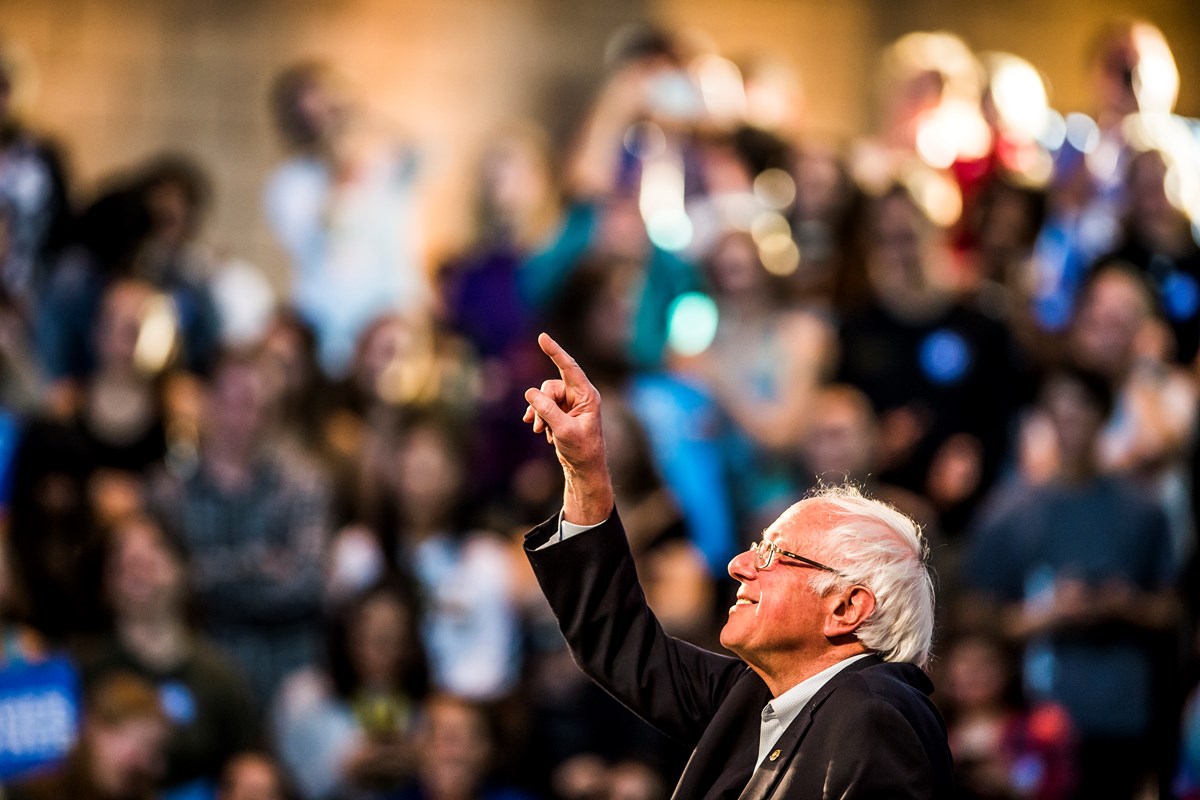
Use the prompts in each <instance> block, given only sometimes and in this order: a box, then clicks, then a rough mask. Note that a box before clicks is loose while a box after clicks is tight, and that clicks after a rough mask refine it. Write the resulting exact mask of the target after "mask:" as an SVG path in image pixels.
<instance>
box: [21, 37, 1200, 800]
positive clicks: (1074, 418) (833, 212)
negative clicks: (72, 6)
mask: <svg viewBox="0 0 1200 800" xmlns="http://www.w3.org/2000/svg"><path fill="white" fill-rule="evenodd" d="M21 53H22V50H21V49H20V47H19V45H18V44H17V43H12V42H9V43H4V44H0V277H2V288H0V368H2V371H0V511H2V525H3V536H2V537H0V623H2V629H0V634H2V636H3V649H2V650H0V781H3V783H4V785H5V786H6V787H7V788H6V789H5V790H3V791H4V792H5V796H9V797H15V798H62V797H72V798H105V799H107V800H117V799H118V798H120V799H121V800H125V799H129V800H132V799H133V798H150V797H162V798H167V799H168V800H192V799H193V798H222V799H223V800H231V799H233V798H237V800H251V799H254V800H267V799H268V798H271V799H274V798H303V799H304V800H326V799H330V798H345V799H353V798H414V799H415V798H423V799H424V800H473V799H477V798H488V799H489V800H494V799H497V798H505V799H506V800H520V799H521V798H526V799H530V798H548V799H549V798H554V799H556V800H662V799H663V798H665V797H666V796H667V795H668V794H669V791H670V787H671V786H672V785H673V784H674V781H675V778H676V776H677V774H678V772H679V770H680V769H681V767H682V764H683V763H684V761H685V760H686V758H687V755H688V754H687V753H686V752H683V751H681V749H680V748H679V747H678V746H677V745H675V744H674V743H673V742H671V741H670V740H668V739H666V738H665V737H663V736H661V735H660V734H658V733H657V732H655V731H654V730H652V729H650V728H648V727H647V726H645V725H644V724H643V723H641V722H639V721H638V720H636V719H634V718H633V717H632V716H631V715H630V714H629V713H628V712H627V711H626V710H625V709H623V708H621V707H620V706H618V705H617V704H616V703H615V701H613V700H612V699H611V698H609V697H608V696H607V695H605V694H604V693H603V692H602V691H600V690H599V689H597V688H595V687H593V686H592V685H591V684H590V683H589V682H588V681H587V679H586V678H584V677H583V675H582V674H581V673H580V672H579V671H578V669H577V668H576V667H575V666H574V664H573V663H572V661H571V658H570V655H569V654H568V653H567V652H566V651H565V648H564V644H563V642H562V640H561V637H560V636H559V634H558V631H557V626H556V623H555V620H554V619H553V618H552V617H551V615H550V613H549V611H548V609H547V607H546V606H545V604H544V601H543V600H542V598H541V596H540V592H539V590H538V588H537V586H536V584H535V582H534V581H533V579H532V576H531V573H530V572H529V571H528V568H527V566H526V564H525V562H524V558H523V556H522V554H521V551H520V540H521V534H522V533H523V532H524V531H525V530H526V529H528V528H529V527H530V526H532V525H534V524H536V523H538V522H540V521H541V520H543V519H545V518H547V517H549V516H551V515H553V514H556V513H557V512H558V510H559V508H560V502H561V491H562V486H561V475H560V471H559V466H558V464H557V462H556V461H555V459H554V455H553V450H552V448H549V447H548V446H546V443H545V441H543V440H541V439H540V438H539V437H537V436H534V435H533V434H531V433H530V432H529V431H528V429H527V427H526V426H524V425H523V424H522V422H521V416H522V413H523V411H524V408H525V403H524V400H523V396H522V395H523V392H524V390H525V389H526V388H527V387H529V386H537V385H539V384H540V383H541V382H542V380H544V379H546V378H549V377H551V373H550V370H549V369H548V368H549V367H550V364H549V362H548V361H547V360H546V359H545V358H544V356H542V355H541V353H540V351H539V350H538V348H537V345H536V334H537V332H538V331H540V330H547V331H549V332H550V333H551V334H552V335H554V336H555V337H556V338H557V339H558V341H560V342H561V343H562V344H563V345H564V346H565V347H566V348H567V350H568V351H570V352H571V353H572V354H573V355H574V356H575V357H576V358H577V359H578V361H579V362H580V363H581V365H582V366H583V367H584V369H585V370H586V371H587V372H588V374H589V376H590V377H591V378H592V380H593V382H594V383H596V385H597V386H598V388H599V389H600V391H601V393H602V394H603V397H604V402H605V405H604V414H605V430H606V434H607V437H608V456H609V462H610V469H611V472H612V474H613V478H614V482H615V485H616V490H617V494H618V506H619V507H620V508H621V513H622V518H623V520H624V522H625V527H626V528H627V530H628V533H629V537H630V544H631V547H632V548H633V551H634V553H635V557H636V559H637V562H638V566H639V571H640V575H641V577H642V581H643V584H644V586H645V590H646V594H647V599H648V600H649V602H650V605H651V606H652V607H653V608H654V610H655V612H656V613H657V615H658V616H659V618H660V619H661V620H662V623H663V625H664V626H665V627H666V628H667V629H668V631H670V632H672V633H673V634H675V635H677V636H680V637H683V638H685V639H688V640H690V641H693V642H695V643H697V644H700V645H703V646H708V647H713V648H716V647H719V645H718V644H717V642H716V635H715V634H716V632H717V631H718V630H719V628H720V626H721V624H722V621H723V618H724V617H725V613H726V611H725V609H726V608H727V607H728V606H729V604H730V603H731V602H732V597H733V589H734V583H733V582H732V581H731V580H729V578H728V576H727V575H726V574H725V569H726V564H727V562H728V561H729V559H730V558H731V557H732V556H733V555H734V554H736V553H738V552H739V551H741V550H743V549H744V548H746V547H747V546H748V544H749V543H750V542H752V541H754V540H756V539H757V538H758V534H759V531H761V530H762V528H763V527H764V526H765V525H766V524H767V523H769V522H770V521H771V520H772V519H773V518H774V517H775V516H776V515H777V514H778V513H779V512H780V511H781V510H782V509H784V508H786V507H787V506H788V505H790V504H791V503H792V502H794V501H795V500H797V499H799V498H800V497H802V496H803V495H804V493H805V492H806V491H808V490H810V489H812V488H813V487H814V486H817V485H820V484H822V483H840V482H842V481H846V480H849V481H852V482H854V483H856V484H858V485H861V486H863V487H865V488H866V489H867V490H868V491H869V492H870V493H871V494H873V495H875V496H879V497H881V498H883V499H885V500H887V501H888V502H890V503H892V504H894V505H895V506H896V507H897V508H899V509H901V510H903V511H905V512H906V513H908V514H910V515H911V516H913V517H914V518H915V519H917V520H918V521H919V522H920V523H921V524H922V525H923V527H924V531H925V535H926V537H927V538H928V540H929V542H930V545H931V559H932V562H933V564H934V566H935V568H936V571H937V574H938V582H939V592H940V594H939V615H940V616H939V622H938V630H937V643H936V651H935V652H936V655H935V660H934V666H933V671H934V673H935V681H936V683H937V686H938V689H937V693H936V697H935V699H936V700H937V702H938V704H939V706H940V707H941V708H942V711H943V714H944V716H945V718H946V720H947V723H948V725H949V731H950V740H951V745H952V748H953V751H954V754H955V758H956V764H957V772H958V782H959V794H960V796H961V797H963V798H980V799H983V798H986V799H988V800H993V799H996V800H998V799H1000V798H1037V799H1038V800H1055V799H1057V798H1070V797H1085V798H1128V797H1148V796H1155V797H1157V796H1161V797H1180V798H1197V797H1200V694H1197V692H1196V686H1197V682H1198V679H1200V627H1198V625H1197V615H1198V614H1200V592H1198V591H1197V588H1198V587H1200V561H1198V559H1197V556H1196V547H1195V544H1196V542H1195V538H1196V537H1195V527H1196V526H1195V520H1196V515H1197V498H1198V497H1200V493H1198V492H1197V487H1196V478H1195V476H1196V473H1197V470H1196V466H1197V465H1196V453H1197V448H1196V446H1195V444H1196V421H1197V411H1198V410H1200V397H1198V389H1200V360H1198V358H1197V353H1198V351H1200V127H1198V126H1197V124H1196V123H1195V122H1194V121H1193V120H1189V119H1186V118H1182V117H1180V116H1178V115H1176V114H1174V112H1173V108H1174V104H1175V99H1176V95H1177V93H1178V86H1179V75H1178V72H1177V70H1176V68H1175V62H1174V59H1173V56H1172V53H1171V50H1170V48H1169V46H1168V43H1167V40H1166V39H1165V38H1164V36H1163V34H1162V33H1161V32H1160V31H1159V30H1158V29H1157V28H1155V27H1154V26H1153V25H1152V24H1150V23H1148V22H1145V21H1141V20H1134V19H1121V20H1114V21H1113V22H1112V23H1111V24H1109V25H1107V26H1106V27H1105V28H1104V29H1103V30H1100V31H1097V32H1096V34H1095V37H1094V39H1093V44H1092V47H1091V50H1090V51H1089V54H1088V60H1087V63H1086V64H1081V65H1080V67H1079V68H1080V70H1081V71H1082V70H1087V71H1088V74H1089V75H1090V77H1091V80H1092V86H1093V89H1094V97H1093V105H1092V107H1090V108H1086V109H1079V110H1072V111H1071V112H1070V113H1061V112H1059V111H1057V110H1055V109H1054V107H1053V106H1052V104H1051V98H1050V96H1049V94H1048V91H1047V87H1046V84H1045V82H1044V80H1043V78H1042V76H1041V75H1040V73H1039V72H1038V70H1037V68H1036V66H1034V65H1031V64H1029V63H1028V62H1026V61H1024V60H1022V59H1020V58H1018V57H1016V56H1014V55H1011V54H1007V53H976V52H973V51H972V50H971V49H970V48H969V47H968V46H967V44H966V43H964V42H963V41H962V40H961V39H960V38H958V37H956V36H954V35H952V34H949V33H943V32H918V33H912V34H909V35H906V36H904V37H903V38H901V39H900V40H898V41H896V42H895V43H893V44H892V45H890V46H889V47H888V48H887V49H886V51H885V52H884V53H883V54H882V57H881V59H880V65H881V66H880V70H879V73H878V75H877V76H876V78H875V80H876V83H877V93H876V94H875V97H876V101H875V103H876V108H875V109H874V113H873V118H875V119H877V120H878V127H877V129H876V130H875V131H874V132H873V133H872V134H870V135H868V136H864V137H861V138H859V139H857V140H855V141H850V142H846V141H833V140H829V139H828V138H826V137H822V136H821V135H820V134H819V133H817V132H814V131H811V130H810V129H809V127H808V126H807V124H806V114H805V105H804V93H803V86H802V84H801V82H800V78H799V76H797V75H795V74H794V73H792V72H790V71H789V70H788V69H787V68H786V67H785V66H784V65H782V64H781V63H779V62H775V61H772V60H771V59H769V58H767V57H764V56H762V55H755V56H754V57H752V58H746V59H742V60H739V61H736V62H735V61H734V60H731V59H730V58H728V57H726V56H724V55H722V54H720V53H719V52H717V51H716V49H715V48H713V47H712V46H711V45H709V44H706V43H705V42H703V41H701V40H699V39H694V38H688V37H683V36H677V35H674V34H672V33H671V32H669V31H664V30H659V29H655V28H651V27H645V26H635V27H631V28H628V29H623V30H622V31H620V32H618V34H617V35H615V36H614V37H613V39H612V41H611V43H610V46H609V48H608V50H607V52H606V56H605V63H604V64H603V65H597V73H598V74H600V72H601V70H602V71H603V77H602V82H601V85H600V88H599V90H598V92H597V94H596V96H595V98H594V99H593V101H592V102H591V104H590V107H589V108H588V111H587V114H586V116H585V117H584V118H583V119H581V120H579V121H578V123H577V125H576V126H575V130H574V134H573V136H572V138H571V140H570V141H569V142H565V143H554V142H552V141H551V138H550V137H549V136H548V134H547V133H546V132H545V131H544V130H542V129H541V128H539V126H538V125H536V124H534V123H532V122H528V121H515V120H514V121H513V122H511V123H509V124H507V125H505V126H503V127H500V128H498V129H496V130H494V131H492V132H490V133H489V134H488V135H487V137H486V146H485V147H484V148H483V150H482V152H480V153H478V154H476V155H475V156H474V158H475V159H476V160H475V164H476V166H475V170H474V173H473V174H474V183H473V196H471V197H469V198H463V199H462V203H463V205H464V206H468V207H469V208H470V209H471V210H472V213H471V223H472V224H471V228H470V230H468V231H464V232H463V235H462V236H461V241H459V242H457V243H455V244H454V246H453V247H440V248H439V247H433V246H431V244H430V243H429V242H427V241H424V240H423V236H422V234H423V232H424V231H426V230H427V226H425V225H423V223H422V214H423V213H425V212H424V211H423V208H424V207H423V204H422V197H421V187H422V183H421V180H420V178H421V175H422V166H423V160H422V145H423V143H422V142H420V141H415V140H410V139H405V138H403V137H402V136H399V135H397V134H396V133H395V131H394V130H393V129H391V128H390V127H388V126H383V125H380V124H378V123H377V122H376V120H377V119H378V116H377V115H376V114H374V113H373V111H372V109H371V107H370V102H369V100H370V99H369V98H365V97H362V96H361V95H360V94H359V93H358V91H357V90H356V88H355V86H354V85H353V84H352V82H350V81H349V80H348V79H347V78H346V77H345V76H344V75H342V74H341V73H340V72H339V70H338V69H337V68H336V66H335V65H330V64H325V63H319V62H306V63H299V64H296V65H294V66H292V67H290V68H289V69H287V70H286V71H284V72H283V73H282V74H280V75H279V76H278V77H277V78H276V80H275V82H274V84H273V89H272V91H271V94H270V97H269V98H267V99H266V100H267V103H268V106H269V111H270V113H271V114H272V116H273V119H274V121H275V123H276V127H277V130H278V133H279V137H280V142H281V152H282V153H283V155H282V156H281V158H280V160H279V163H278V164H277V165H276V166H275V167H274V169H273V171H272V172H271V174H270V177H269V180H268V182H267V184H266V185H265V186H264V191H263V201H262V202H263V215H264V219H265V222H266V224H267V225H268V227H269V229H270V231H271V232H272V234H273V235H274V237H275V239H276V240H277V241H278V244H279V246H280V248H281V249H282V251H283V252H284V253H286V256H287V259H288V264H289V268H290V271H289V274H288V282H287V289H286V291H285V292H283V293H282V294H281V295H280V294H278V293H277V292H276V290H275V288H274V286H273V284H272V283H271V282H270V281H268V280H267V279H266V277H264V275H263V273H262V272H261V271H260V270H259V269H257V268H256V267H254V266H253V265H251V264H248V263H246V262H245V261H243V260H240V259H238V258H237V257H236V254H233V255H230V254H228V253H225V252H222V251H221V249H220V248H216V247H213V246H211V245H210V244H209V243H208V242H207V240H206V237H205V235H204V219H205V214H206V211H207V210H208V209H209V207H210V205H211V204H212V203H215V202H218V203H219V202H220V198H219V197H213V195H212V190H211V186H210V182H209V179H208V177H207V175H206V167H209V166H211V165H204V164H200V163H197V162H196V161H194V160H192V159H190V158H188V157H186V156H181V155H178V154H174V153H171V152H164V154H163V155H162V156H161V157H159V158H156V159H154V160H152V161H150V162H148V163H143V164H139V165H136V166H135V167H133V168H132V169H131V170H129V171H127V172H123V173H121V174H118V175H114V176H112V177H111V179H109V180H107V181H105V182H103V183H102V184H101V185H98V186H86V187H85V186H80V185H77V184H76V183H74V182H73V181H72V180H71V176H70V173H69V171H68V170H67V169H66V166H65V165H66V164H67V163H69V162H68V161H67V160H66V159H64V158H63V157H62V155H61V153H60V151H59V150H58V148H57V147H56V146H55V145H54V144H53V143H51V142H50V141H48V140H47V139H46V138H45V137H43V136H41V135H39V132H38V131H37V130H36V129H34V128H32V127H30V126H28V125H27V124H26V120H27V119H28V116H27V115H28V114H29V112H30V111H31V109H30V108H29V102H30V101H29V98H28V97H27V92H26V83H25V79H26V75H27V71H28V68H29V65H28V63H27V62H26V60H24V58H23V56H22V55H21ZM816 78H817V76H810V79H816ZM48 90H49V91H53V87H48ZM78 135H79V136H86V132H79V133H78ZM68 144H69V143H68ZM166 144H168V145H169V144H170V143H166ZM168 149H169V148H168ZM463 157H464V158H467V157H471V156H469V155H464V156H463Z"/></svg>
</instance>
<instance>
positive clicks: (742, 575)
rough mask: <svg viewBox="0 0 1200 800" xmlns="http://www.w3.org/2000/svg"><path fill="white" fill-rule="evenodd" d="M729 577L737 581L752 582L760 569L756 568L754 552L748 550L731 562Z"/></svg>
mask: <svg viewBox="0 0 1200 800" xmlns="http://www.w3.org/2000/svg"><path fill="white" fill-rule="evenodd" d="M728 569H729V577H731V578H733V579H734V580H737V581H748V580H752V579H753V578H754V577H755V576H756V575H757V574H758V569H757V568H756V567H755V566H754V551H753V550H751V549H750V548H746V549H745V550H743V551H742V552H740V553H738V554H737V555H736V556H734V557H733V558H732V559H730V561H729V567H728Z"/></svg>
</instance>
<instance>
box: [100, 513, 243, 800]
mask: <svg viewBox="0 0 1200 800" xmlns="http://www.w3.org/2000/svg"><path fill="white" fill-rule="evenodd" d="M186 567H187V564H186V561H185V559H184V555H183V552H182V550H181V549H180V547H179V545H178V544H177V543H176V542H174V541H173V540H172V539H170V538H169V537H168V536H167V535H166V534H165V533H164V532H163V530H162V529H161V528H160V527H159V526H158V524H157V523H156V522H154V521H153V520H152V519H150V518H149V517H146V516H131V517H126V518H125V519H123V520H120V521H119V522H118V523H117V524H116V525H114V526H113V527H112V528H111V529H110V530H109V531H108V534H107V537H106V542H105V554H104V575H105V588H106V597H107V600H108V606H109V609H110V610H111V612H112V623H113V630H112V634H111V635H110V636H109V637H108V638H107V639H106V640H105V641H104V642H102V643H101V645H100V646H99V647H98V648H97V649H96V651H95V652H94V653H92V654H91V655H90V657H89V658H87V659H85V661H84V671H85V679H86V680H87V681H88V682H89V683H91V684H98V683H102V682H103V681H104V680H105V679H106V678H107V676H109V675H111V674H113V673H114V672H118V673H121V672H127V673H130V674H134V675H137V676H139V677H140V678H142V679H144V680H145V681H147V682H148V683H149V684H150V685H151V686H153V687H154V688H155V689H156V690H157V692H158V696H159V701H160V703H161V705H162V709H163V712H164V713H165V714H166V716H167V718H168V719H169V720H170V723H171V736H170V740H169V742H168V745H167V750H166V768H165V770H164V772H163V774H162V779H161V785H162V787H163V789H164V792H165V793H166V795H167V796H168V797H178V798H187V797H193V796H196V795H197V793H205V794H207V795H210V796H211V793H212V791H213V789H214V787H215V786H216V783H217V778H218V777H219V776H220V774H221V770H222V769H223V768H224V766H225V763H226V762H227V761H228V760H229V759H230V758H232V757H233V756H234V754H235V753H237V752H239V751H241V750H244V749H246V748H249V747H252V746H254V745H256V744H257V743H258V735H257V729H258V725H257V720H256V718H255V709H254V703H253V700H252V699H251V697H250V689H249V687H248V686H247V685H246V682H245V679H244V678H243V677H242V676H241V675H239V674H238V673H237V672H236V671H235V669H234V667H233V665H232V664H230V663H229V662H228V661H227V660H226V658H225V657H224V656H223V655H221V654H220V653H218V652H217V651H216V650H215V648H214V647H213V646H212V645H211V644H210V643H208V642H207V641H206V640H205V639H204V638H203V637H201V636H199V635H198V634H197V633H196V632H195V631H194V630H193V628H192V624H191V622H190V620H189V619H188V613H189V604H190V602H191V598H190V597H189V593H188V589H187V571H186Z"/></svg>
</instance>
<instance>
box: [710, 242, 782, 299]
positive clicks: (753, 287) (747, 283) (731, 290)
mask: <svg viewBox="0 0 1200 800" xmlns="http://www.w3.org/2000/svg"><path fill="white" fill-rule="evenodd" d="M766 275H767V272H766V270H765V269H763V266H762V262H761V261H760V260H759V258H758V248H757V247H756V246H755V244H754V239H752V238H751V237H750V236H749V235H748V234H745V233H732V234H729V235H728V236H726V237H725V238H724V239H722V240H721V242H720V243H719V244H718V245H717V247H716V249H715V250H714V251H713V254H712V256H711V257H710V259H709V263H708V276H709V280H710V281H711V282H712V288H713V291H714V292H715V293H716V295H717V296H718V297H737V296H740V295H746V294H752V293H754V292H755V291H757V290H759V289H761V288H763V286H764V283H765V278H766Z"/></svg>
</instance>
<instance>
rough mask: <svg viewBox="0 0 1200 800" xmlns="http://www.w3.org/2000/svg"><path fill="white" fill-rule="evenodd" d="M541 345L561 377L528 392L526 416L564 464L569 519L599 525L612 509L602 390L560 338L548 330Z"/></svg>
mask: <svg viewBox="0 0 1200 800" xmlns="http://www.w3.org/2000/svg"><path fill="white" fill-rule="evenodd" d="M538 345H539V346H540V347H541V348H542V352H544V353H545V354H546V355H547V356H549V357H550V360H551V361H553V362H554V366H556V367H558V373H559V375H560V376H561V377H560V378H559V379H556V380H548V381H545V382H544V383H543V384H542V386H541V388H540V389H532V388H531V389H527V390H526V391H525V401H526V402H527V403H529V407H528V408H527V409H525V416H524V420H525V422H528V423H530V424H531V425H532V427H533V432H534V433H542V434H545V436H546V441H547V442H550V443H551V444H553V445H554V450H555V452H556V453H557V455H558V461H559V463H560V464H562V468H563V476H564V477H565V478H566V488H565V490H564V497H563V515H564V518H565V519H566V520H567V521H568V522H572V523H575V524H578V525H595V524H597V523H600V522H603V521H604V520H606V519H608V517H609V515H610V514H611V513H612V508H613V492H612V481H611V479H610V478H609V475H608V463H607V459H606V457H605V453H604V432H603V431H602V429H601V426H600V393H599V392H598V391H596V387H595V386H592V383H591V381H589V380H588V378H587V375H585V374H584V372H583V370H582V369H581V368H580V366H579V364H578V363H576V361H575V359H574V358H572V357H571V355H570V354H569V353H567V351H566V350H563V349H562V347H561V346H560V345H559V344H558V342H556V341H554V340H553V339H551V338H550V337H549V336H548V335H546V334H544V333H543V334H541V335H540V336H538Z"/></svg>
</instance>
